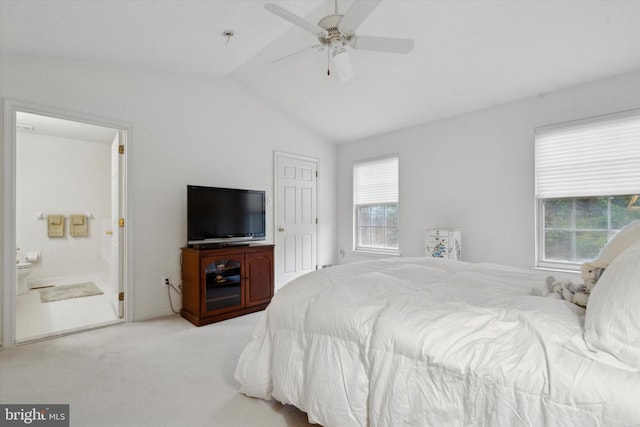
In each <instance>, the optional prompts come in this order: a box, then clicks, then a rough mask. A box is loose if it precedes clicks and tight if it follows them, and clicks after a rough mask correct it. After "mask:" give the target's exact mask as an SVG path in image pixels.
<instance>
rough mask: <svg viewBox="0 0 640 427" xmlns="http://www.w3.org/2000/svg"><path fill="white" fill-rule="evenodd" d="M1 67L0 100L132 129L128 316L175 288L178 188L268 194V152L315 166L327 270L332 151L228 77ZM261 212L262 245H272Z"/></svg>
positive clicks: (159, 304)
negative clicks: (164, 283)
mask: <svg viewBox="0 0 640 427" xmlns="http://www.w3.org/2000/svg"><path fill="white" fill-rule="evenodd" d="M1 60H2V61H1V69H0V88H1V90H2V92H1V93H0V96H2V97H8V98H14V99H18V100H22V101H26V102H29V103H35V104H39V105H44V106H47V107H55V108H58V109H63V110H68V111H71V112H79V113H83V114H88V115H91V116H97V117H105V118H109V119H111V120H116V121H121V122H127V123H131V129H132V134H131V135H130V141H131V144H130V146H129V149H128V153H127V156H128V161H129V162H130V163H131V165H132V168H133V169H132V174H131V176H129V180H130V184H131V191H132V193H133V194H131V195H130V196H131V198H132V200H133V204H134V206H131V207H130V208H133V209H132V210H131V211H130V216H129V218H128V224H129V227H130V228H129V231H130V232H133V240H134V253H133V260H134V265H133V266H132V267H133V268H134V277H133V285H134V289H135V295H134V297H135V307H134V311H135V319H145V318H151V317H155V316H159V315H164V314H167V313H170V308H169V301H168V299H167V291H166V289H164V288H162V287H161V286H160V278H161V276H163V275H168V276H170V278H171V280H172V281H173V282H174V283H179V281H180V248H181V247H182V246H183V245H184V244H185V243H186V185H187V184H198V185H215V186H226V187H237V188H250V189H259V190H266V192H267V195H268V196H271V197H273V152H274V151H282V152H288V153H294V154H299V155H305V156H310V157H315V158H318V159H319V169H320V173H321V175H320V176H321V177H322V185H321V186H319V190H318V198H319V221H320V227H319V248H318V263H319V264H330V263H335V259H334V254H335V247H336V241H335V236H336V231H335V212H336V210H335V186H336V184H335V176H336V169H335V163H336V147H335V145H333V144H332V143H329V142H327V141H325V140H323V139H322V138H320V137H318V136H316V135H315V134H314V133H312V132H310V131H309V130H307V129H306V128H304V127H302V126H300V125H298V124H296V123H295V122H293V121H292V120H290V119H289V118H287V117H286V116H284V115H283V114H281V113H280V112H279V111H277V110H276V109H274V108H273V107H272V106H270V105H269V104H267V103H265V102H264V101H262V100H261V99H259V98H257V97H255V96H254V95H252V94H251V93H249V92H248V91H247V90H246V89H244V88H243V87H241V86H240V85H238V84H236V83H235V82H233V81H232V80H229V79H223V78H214V77H204V76H202V77H198V76H187V75H177V74H175V75H173V74H155V73H153V72H145V71H142V70H136V69H115V68H106V67H99V66H93V65H90V64H84V63H80V62H72V61H62V60H51V59H38V58H26V57H17V56H7V55H5V56H2V58H1ZM269 208H270V209H269V212H268V214H267V224H268V225H269V227H268V232H267V241H268V242H273V241H274V235H273V228H272V220H273V206H270V207H269ZM174 301H178V298H175V297H174ZM175 305H179V303H177V304H176V303H174V306H175Z"/></svg>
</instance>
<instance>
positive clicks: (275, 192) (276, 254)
mask: <svg viewBox="0 0 640 427" xmlns="http://www.w3.org/2000/svg"><path fill="white" fill-rule="evenodd" d="M280 158H289V159H296V160H303V161H306V162H312V163H315V164H316V171H317V170H318V167H319V165H320V161H319V160H318V159H317V158H315V157H309V156H303V155H299V154H292V153H287V152H284V151H274V152H273V200H274V202H273V224H272V225H273V227H272V229H273V243H274V245H275V248H274V260H273V274H274V283H273V287H274V293H276V292H278V289H279V288H278V285H279V283H280V282H279V280H278V265H279V263H280V261H282V259H281V257H282V252H281V251H280V250H278V245H277V244H276V243H277V241H278V231H277V230H278V212H279V211H278V208H279V201H278V159H280ZM319 181H320V180H319V179H318V178H316V193H315V195H314V196H315V198H316V200H315V203H316V215H317V212H318V211H319V209H318V192H319V191H320V189H319V188H320V184H319ZM315 229H316V230H315V233H316V248H315V250H316V264H317V262H318V248H319V246H320V236H319V234H318V223H316V227H315ZM316 268H317V265H316Z"/></svg>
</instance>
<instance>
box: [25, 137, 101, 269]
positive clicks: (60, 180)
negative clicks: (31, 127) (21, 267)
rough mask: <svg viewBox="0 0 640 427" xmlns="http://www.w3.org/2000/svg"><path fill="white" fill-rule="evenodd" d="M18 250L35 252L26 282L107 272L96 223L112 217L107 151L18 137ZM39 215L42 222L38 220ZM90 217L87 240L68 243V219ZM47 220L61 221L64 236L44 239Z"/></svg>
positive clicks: (67, 141) (94, 146)
mask: <svg viewBox="0 0 640 427" xmlns="http://www.w3.org/2000/svg"><path fill="white" fill-rule="evenodd" d="M16 165H17V166H16V190H17V191H16V244H17V246H18V247H19V248H20V254H19V255H20V260H21V261H23V260H24V257H25V255H26V254H27V253H28V252H33V251H38V252H40V253H41V255H42V258H41V260H40V261H38V262H36V263H34V264H33V268H32V269H31V273H30V275H29V280H38V279H43V278H47V279H49V278H56V277H61V276H67V275H71V274H74V275H77V274H84V273H93V272H100V271H106V268H108V265H107V264H106V263H105V262H104V260H103V259H102V251H101V249H102V247H101V243H102V240H101V239H102V233H101V228H100V221H101V220H103V219H106V220H107V221H108V220H109V219H110V217H111V210H110V206H111V146H110V145H109V144H100V143H95V142H88V141H79V140H74V139H68V138H59V137H52V136H43V135H37V134H32V133H26V132H18V133H17V143H16ZM38 212H42V213H43V214H44V216H45V219H43V220H42V219H37V213H38ZM87 212H91V213H92V215H93V218H92V219H89V220H88V221H89V223H88V235H87V236H86V237H71V236H70V234H69V215H71V214H86V213H87ZM47 214H63V215H65V217H66V218H65V235H64V236H63V237H48V235H47V221H46V215H47Z"/></svg>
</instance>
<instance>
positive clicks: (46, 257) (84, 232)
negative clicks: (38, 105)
mask: <svg viewBox="0 0 640 427" xmlns="http://www.w3.org/2000/svg"><path fill="white" fill-rule="evenodd" d="M14 141H15V144H14V153H15V217H14V219H15V242H16V265H17V268H16V288H15V289H16V292H15V300H14V301H15V303H14V316H13V319H14V328H13V329H14V342H15V343H21V342H26V341H32V340H38V339H42V338H48V337H51V336H56V335H61V334H67V333H72V332H77V331H82V330H86V329H92V328H96V327H102V326H106V325H110V324H115V323H119V322H121V321H122V320H123V319H124V313H125V310H124V300H125V298H124V279H125V275H124V274H123V271H124V269H125V268H124V267H125V265H124V257H123V254H124V251H125V249H126V248H125V246H126V245H125V239H124V232H123V225H124V218H125V215H124V210H125V208H126V206H125V200H126V198H125V197H124V192H125V189H126V185H125V178H126V177H125V173H124V171H125V167H124V163H125V152H126V145H127V130H126V129H124V128H118V127H111V126H108V125H104V124H102V123H97V122H88V121H83V120H80V119H77V118H70V117H68V116H64V117H63V116H56V115H55V114H50V113H43V112H40V111H33V110H25V111H22V110H16V113H15V133H14ZM5 330H6V329H5Z"/></svg>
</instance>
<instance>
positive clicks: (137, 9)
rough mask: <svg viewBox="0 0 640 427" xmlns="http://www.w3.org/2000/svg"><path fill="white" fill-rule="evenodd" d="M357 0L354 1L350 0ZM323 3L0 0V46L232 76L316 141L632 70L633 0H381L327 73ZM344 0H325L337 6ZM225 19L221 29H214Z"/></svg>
mask: <svg viewBox="0 0 640 427" xmlns="http://www.w3.org/2000/svg"><path fill="white" fill-rule="evenodd" d="M363 1H366V0H363ZM266 3H276V4H278V5H279V6H281V7H283V8H285V9H287V10H289V11H291V12H293V13H295V14H296V15H298V16H301V17H303V18H304V19H306V20H308V21H310V22H313V23H316V22H318V21H319V20H320V19H321V18H322V17H324V16H325V15H329V14H333V13H334V8H335V6H336V5H335V1H334V0H304V1H302V0H297V1H294V0H199V1H197V0H174V1H157V0H135V1H132V0H127V1H125V0H91V1H78V0H49V1H41V0H0V51H1V52H2V53H3V54H9V55H28V56H42V57H54V58H64V59H70V60H79V61H89V62H93V63H96V64H109V65H115V66H123V67H137V68H140V69H148V70H158V71H165V72H173V73H183V74H186V75H200V76H203V75H204V76H212V77H218V78H219V77H224V78H229V79H233V80H235V81H237V82H239V83H240V84H242V85H243V86H245V87H247V88H248V89H250V90H252V91H254V92H255V93H256V94H257V96H259V97H261V98H264V99H266V100H267V101H269V102H271V103H272V104H273V105H274V106H275V107H276V108H278V109H281V110H282V111H284V112H286V113H288V114H289V115H290V116H291V117H293V118H294V119H296V120H298V121H299V122H301V123H303V124H304V125H306V126H307V127H309V128H310V129H312V130H314V131H315V132H317V133H319V134H321V135H322V136H324V137H325V138H326V139H328V140H330V141H334V142H337V143H342V142H348V141H353V140H358V139H362V138H365V137H368V136H371V135H375V134H380V133H385V132H390V131H394V130H397V129H400V128H405V127H409V126H413V125H417V124H420V123H425V122H429V121H433V120H438V119H442V118H446V117H450V116H455V115H459V114H463V113H466V112H469V111H474V110H478V109H482V108H487V107H490V106H493V105H498V104H502V103H507V102H510V101H514V100H517V99H521V98H525V97H530V96H536V95H539V94H541V93H546V92H550V91H554V90H557V89H561V88H564V87H569V86H575V85H579V84H582V83H587V82H590V81H594V80H598V79H601V78H606V77H609V76H614V75H619V74H623V73H626V72H630V71H633V70H639V69H640V1H628V0H627V1H615V0H600V1H599V0H592V1H580V0H575V1H560V0H548V1H538V0H535V1H524V0H512V1H506V0H501V1H485V0H447V1H435V0H383V1H382V2H381V3H380V5H379V6H378V7H377V8H376V9H375V10H374V11H373V13H371V15H370V16H369V17H368V18H367V19H366V21H364V23H363V24H362V25H361V26H360V27H359V28H358V30H357V33H358V34H360V35H370V36H385V37H386V36H388V37H400V38H410V39H413V40H414V41H415V47H414V49H413V50H412V51H411V52H410V53H409V54H407V55H399V54H388V53H379V52H370V51H364V50H351V51H350V52H349V54H350V56H351V61H352V64H353V67H354V69H355V77H354V78H353V79H352V80H350V81H348V82H344V83H343V82H340V81H339V79H338V78H337V77H336V75H335V72H333V71H335V70H333V64H331V63H329V67H330V68H331V69H332V75H330V76H327V66H328V56H327V53H326V51H324V52H318V51H316V50H314V49H308V50H307V51H306V52H305V53H306V54H301V55H298V56H294V57H293V58H291V59H288V60H286V61H281V62H278V63H274V61H275V60H278V59H280V58H283V57H285V56H287V55H289V54H291V53H293V52H297V51H300V50H304V49H306V48H309V47H311V46H313V45H315V44H317V39H316V38H315V36H313V35H312V34H310V33H308V32H306V31H304V30H303V29H301V28H299V27H297V26H294V25H292V24H291V23H289V22H287V21H285V20H283V19H281V18H279V17H278V16H275V15H274V14H272V13H269V12H268V11H267V10H265V8H264V5H265V4H266ZM351 3H352V1H351V0H344V1H339V2H338V10H339V13H344V12H345V11H346V10H348V9H349V7H350V5H351ZM226 30H233V32H234V35H233V36H232V37H226V36H224V35H223V32H225V31H226Z"/></svg>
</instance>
